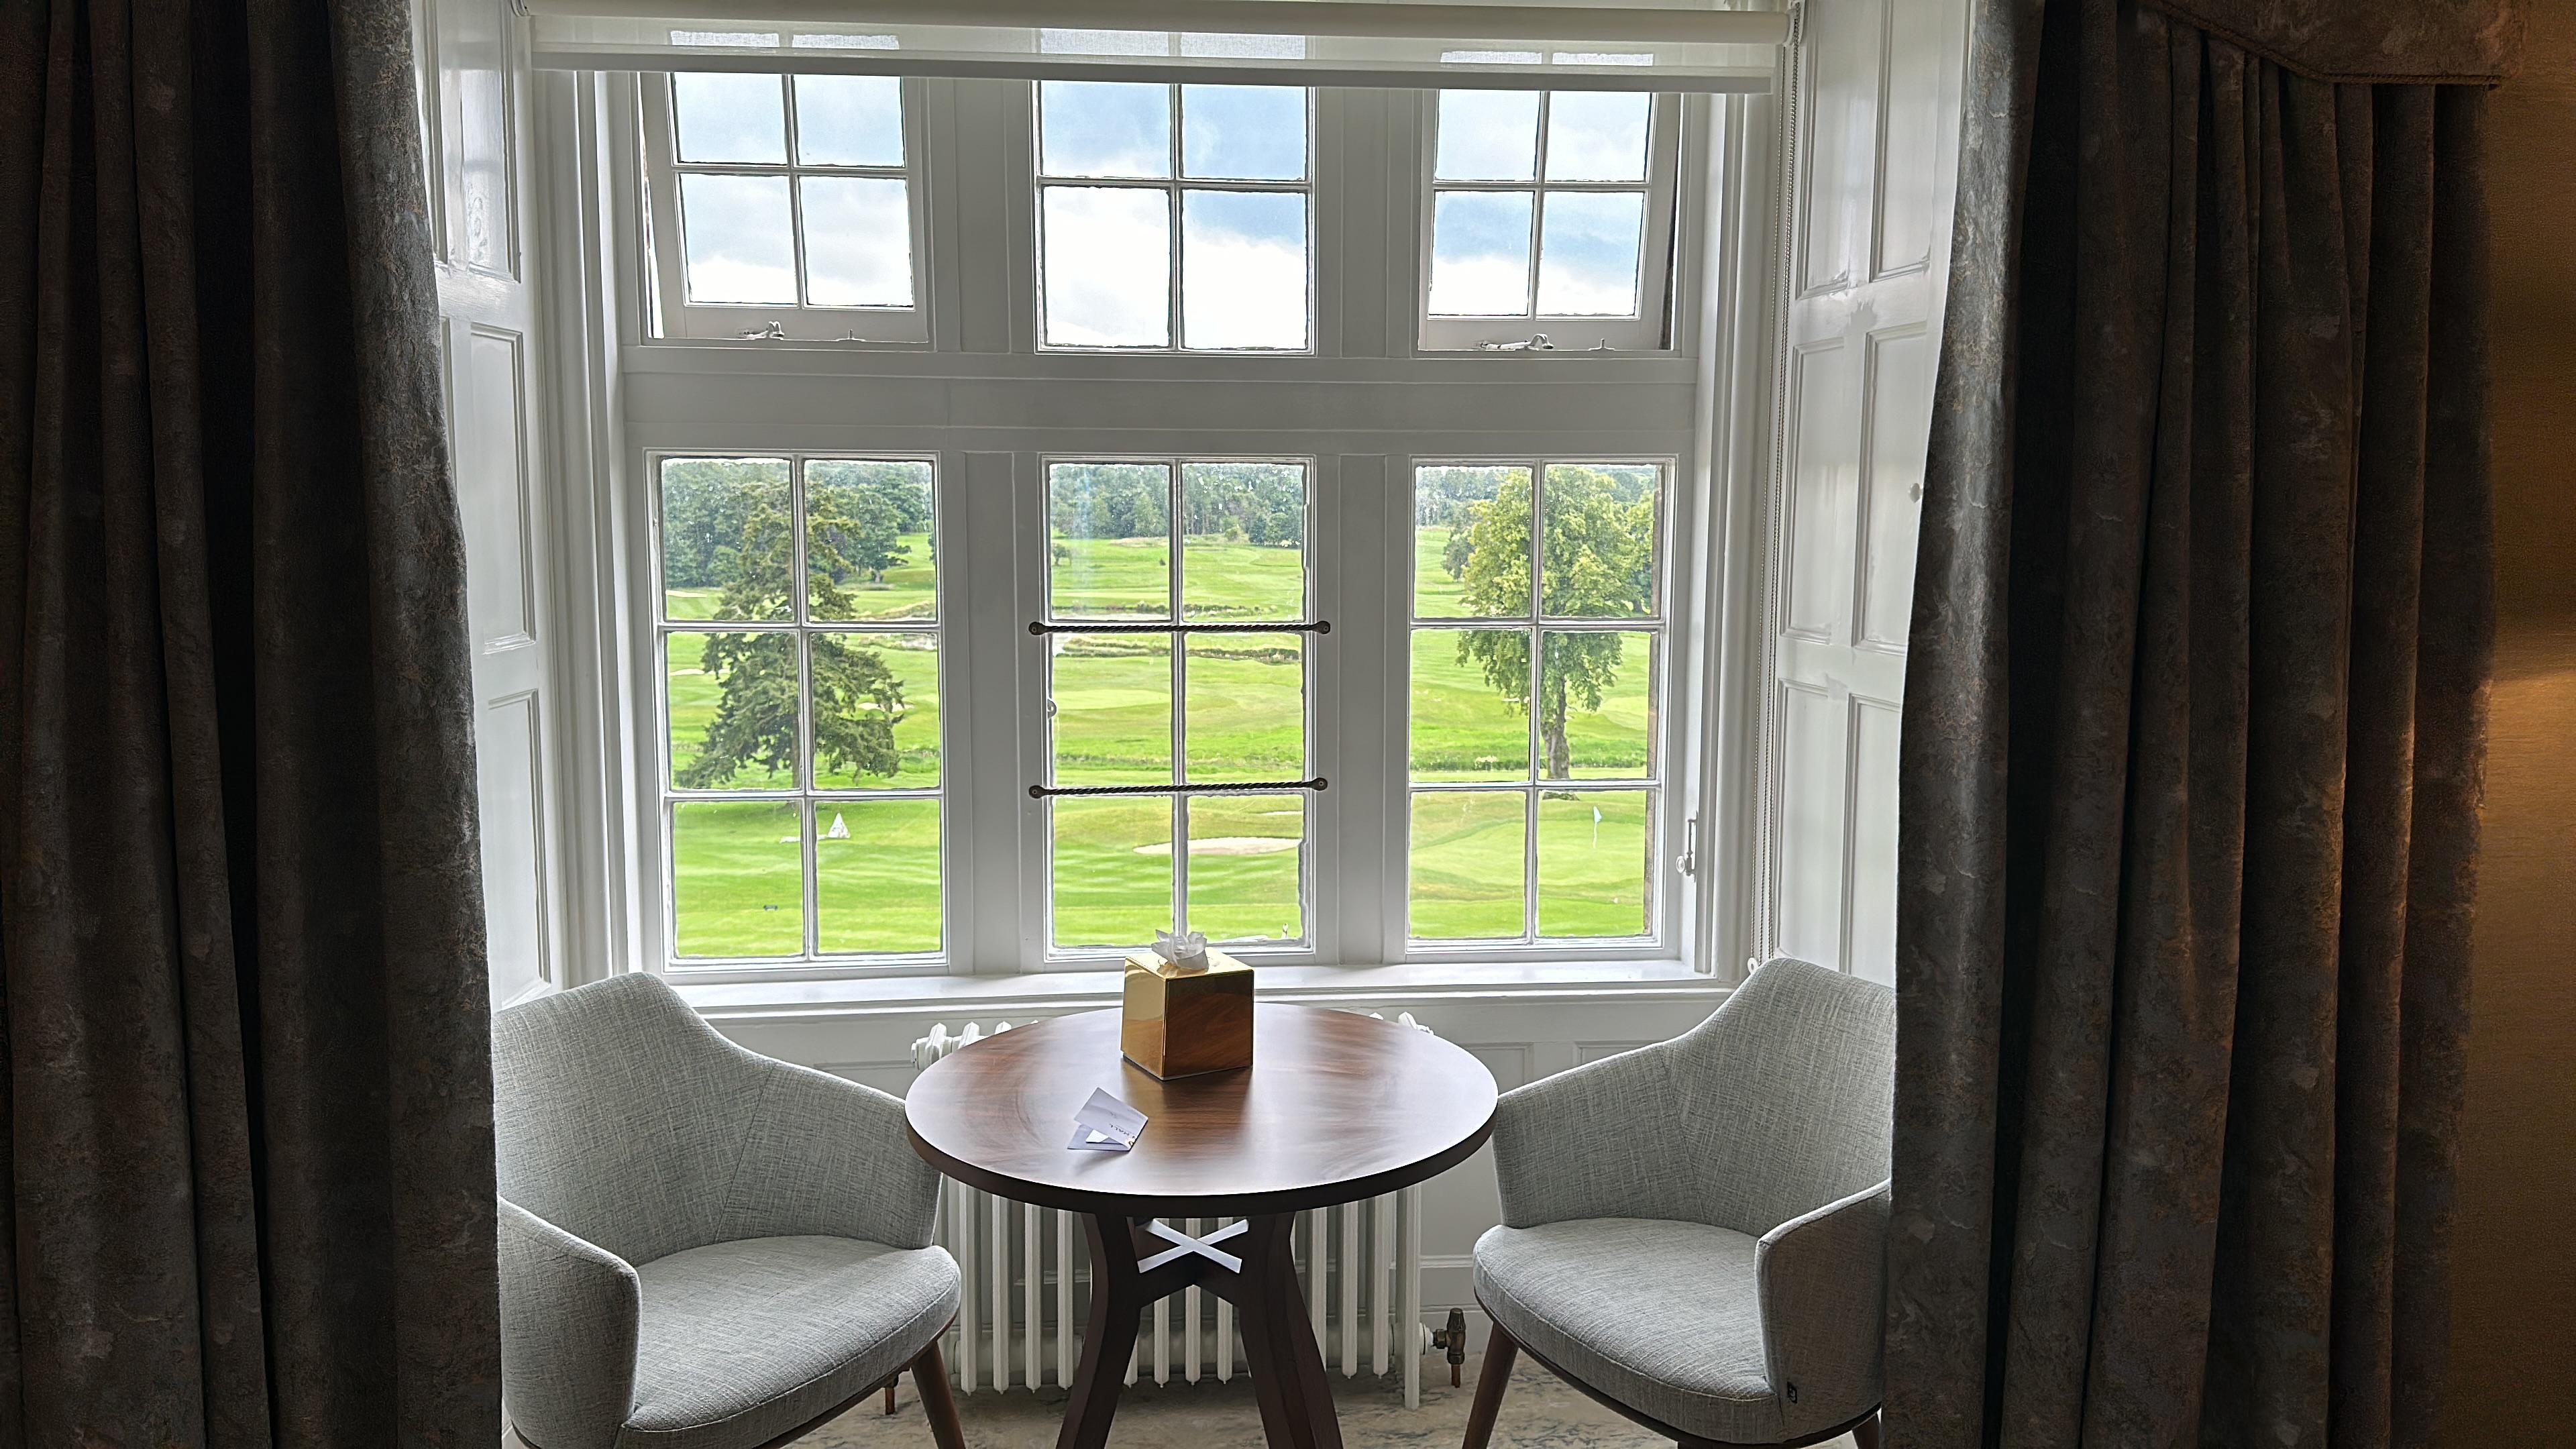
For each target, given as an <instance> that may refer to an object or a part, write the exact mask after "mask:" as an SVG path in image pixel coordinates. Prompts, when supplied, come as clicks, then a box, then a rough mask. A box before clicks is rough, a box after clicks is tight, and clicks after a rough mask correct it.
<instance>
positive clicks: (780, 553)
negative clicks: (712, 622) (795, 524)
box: [662, 458, 794, 621]
mask: <svg viewBox="0 0 2576 1449" xmlns="http://www.w3.org/2000/svg"><path fill="white" fill-rule="evenodd" d="M787 507H788V505H787V460H786V459H784V458H668V459H665V460H663V463H662V615H663V617H664V618H667V619H671V620H675V621H676V620H682V619H784V618H786V617H787V616H788V614H789V613H790V611H791V610H792V609H793V608H794V602H793V596H792V595H791V594H790V593H789V592H788V576H789V574H790V572H791V571H792V569H793V567H794V565H793V564H792V563H790V561H789V547H790V545H789V540H788V536H787Z"/></svg>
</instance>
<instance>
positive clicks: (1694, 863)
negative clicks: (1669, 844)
mask: <svg viewBox="0 0 2576 1449" xmlns="http://www.w3.org/2000/svg"><path fill="white" fill-rule="evenodd" d="M1673 866H1674V868H1675V869H1677V870H1679V871H1680V872H1681V873H1682V874H1684V875H1686V876H1695V875H1698V874H1699V817H1698V816H1696V815H1694V816H1692V817H1690V818H1689V819H1688V820H1685V821H1683V822H1682V853H1681V854H1680V855H1678V856H1676V857H1674V859H1673Z"/></svg>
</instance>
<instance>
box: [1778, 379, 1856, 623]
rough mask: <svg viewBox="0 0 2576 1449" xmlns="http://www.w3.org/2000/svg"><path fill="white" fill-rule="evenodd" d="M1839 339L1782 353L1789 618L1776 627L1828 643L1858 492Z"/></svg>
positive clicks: (1840, 603) (1847, 592) (1848, 387)
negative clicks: (1792, 427)
mask: <svg viewBox="0 0 2576 1449" xmlns="http://www.w3.org/2000/svg"><path fill="white" fill-rule="evenodd" d="M1842 350H1843V349H1842V343H1841V341H1840V340H1839V339H1836V340H1833V341H1828V342H1820V343H1817V344H1815V345H1813V346H1808V347H1800V348H1798V349H1797V350H1796V351H1794V352H1792V353H1791V354H1790V355H1789V402H1790V416H1791V417H1792V418H1794V419H1795V420H1796V422H1797V431H1796V432H1794V433H1793V434H1791V435H1790V444H1789V446H1790V453H1789V487H1788V489H1787V492H1786V495H1785V500H1784V501H1785V503H1786V505H1787V509H1788V515H1789V528H1788V535H1789V549H1788V554H1787V556H1786V557H1785V558H1783V559H1782V561H1781V568H1782V571H1783V572H1784V573H1785V574H1786V576H1787V595H1788V600H1789V613H1788V617H1787V618H1786V619H1784V620H1783V621H1782V625H1783V627H1784V628H1785V629H1786V630H1787V631H1788V632H1789V633H1792V634H1796V635H1799V636H1801V637H1803V638H1808V639H1817V640H1822V641H1825V642H1828V643H1830V642H1833V641H1834V640H1835V638H1836V637H1837V635H1836V631H1837V630H1838V629H1839V628H1840V626H1841V624H1842V621H1843V619H1844V617H1845V614H1846V612H1847V611H1848V609H1849V608H1850V601H1851V577H1852V548H1851V535H1852V517H1853V508H1854V506H1855V505H1854V500H1855V499H1856V498H1857V496H1858V494H1859V491H1860V484H1859V480H1860V438H1859V436H1858V435H1857V434H1855V433H1854V432H1853V431H1852V430H1851V429H1850V428H1849V427H1846V426H1843V424H1844V423H1845V421H1846V420H1847V419H1848V418H1849V416H1850V414H1851V407H1852V391H1853V388H1852V381H1853V379H1852V377H1851V374H1850V370H1849V369H1848V368H1847V367H1846V366H1845V365H1844V359H1843V356H1842Z"/></svg>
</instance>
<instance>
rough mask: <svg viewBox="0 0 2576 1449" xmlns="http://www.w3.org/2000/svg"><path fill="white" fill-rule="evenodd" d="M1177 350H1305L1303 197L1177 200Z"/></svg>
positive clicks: (1205, 194) (1210, 194)
mask: <svg viewBox="0 0 2576 1449" xmlns="http://www.w3.org/2000/svg"><path fill="white" fill-rule="evenodd" d="M1181 345H1183V346H1185V347H1201V348H1215V347H1235V348H1250V347H1268V348H1285V349H1288V350H1291V351H1302V350H1303V349H1304V348H1305V346H1306V198H1305V197H1304V196H1303V195H1301V194H1298V193H1295V192H1282V191H1187V192H1183V193H1182V194H1181Z"/></svg>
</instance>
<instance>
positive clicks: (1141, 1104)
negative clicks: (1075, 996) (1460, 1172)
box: [904, 1002, 1494, 1217]
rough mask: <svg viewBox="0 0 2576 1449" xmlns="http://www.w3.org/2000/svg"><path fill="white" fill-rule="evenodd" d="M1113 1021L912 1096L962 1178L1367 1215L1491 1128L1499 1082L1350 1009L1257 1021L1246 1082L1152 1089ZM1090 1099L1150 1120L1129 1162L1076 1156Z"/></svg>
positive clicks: (994, 1058)
mask: <svg viewBox="0 0 2576 1449" xmlns="http://www.w3.org/2000/svg"><path fill="white" fill-rule="evenodd" d="M1118 1028H1119V1013H1118V1012H1117V1011H1116V1010H1114V1009H1113V1010H1108V1011H1087V1012H1083V1013H1081V1014H1079V1015H1075V1016H1063V1017H1057V1018H1055V1019H1054V1020H1052V1021H1041V1022H1037V1023H1034V1024H1032V1025H1029V1026H1022V1027H1014V1028H1012V1029H1011V1030H1009V1031H1006V1032H1002V1033H1000V1034H998V1035H995V1036H989V1037H986V1038H984V1039H983V1040H981V1041H979V1042H976V1043H975V1044H973V1045H972V1046H968V1047H964V1048H961V1049H960V1050H958V1051H955V1052H952V1053H950V1054H949V1056H948V1057H947V1058H946V1059H945V1060H943V1061H940V1062H938V1063H936V1064H935V1065H933V1066H932V1067H931V1068H930V1070H928V1071H926V1072H924V1073H922V1074H921V1076H920V1078H919V1079H918V1080H916V1081H915V1082H914V1083H913V1084H912V1090H911V1091H910V1092H909V1093H908V1094H906V1096H905V1098H904V1116H905V1119H906V1121H907V1123H908V1124H909V1127H910V1131H911V1136H912V1145H913V1147H914V1149H915V1150H916V1151H918V1152H920V1153H921V1155H922V1156H923V1157H925V1158H927V1159H928V1160H929V1161H930V1162H932V1163H933V1164H935V1165H936V1166H937V1167H938V1168H939V1169H940V1170H941V1171H943V1172H945V1173H947V1174H948V1175H949V1176H950V1177H953V1178H956V1179H957V1180H958V1181H960V1182H963V1183H966V1184H968V1185H969V1186H972V1187H979V1188H982V1189H984V1190H985V1191H987V1192H992V1193H997V1194H1000V1195H1001V1196H1003V1197H1008V1198H1012V1199H1014V1200H1017V1201H1020V1202H1031V1203H1036V1204H1038V1205H1040V1206H1042V1207H1054V1208H1067V1209H1071V1210H1073V1211H1076V1212H1109V1213H1129V1214H1132V1215H1135V1216H1139V1217H1234V1216H1243V1217H1249V1216H1254V1215H1257V1214H1262V1213H1279V1212H1294V1211H1298V1210H1302V1209H1305V1208H1313V1207H1329V1206H1332V1205H1334V1204H1336V1203H1345V1202H1355V1201H1357V1200H1359V1199H1361V1198H1364V1197H1374V1196H1376V1195H1377V1194H1379V1193H1382V1192H1391V1191H1393V1190H1395V1189H1396V1188H1400V1187H1407V1186H1410V1185H1412V1184H1413V1183H1417V1182H1420V1181H1422V1180H1424V1179H1425V1178H1428V1177H1432V1176H1435V1175H1437V1174H1439V1173H1440V1172H1443V1171H1445V1170H1447V1169H1448V1168H1450V1167H1451V1166H1454V1165H1455V1164H1457V1163H1458V1162H1461V1161H1463V1160H1465V1158H1466V1157H1467V1156H1468V1155H1469V1154H1470V1153H1473V1152H1474V1151H1475V1150H1476V1149H1477V1148H1478V1147H1479V1146H1481V1145H1483V1143H1484V1141H1485V1139H1486V1138H1487V1137H1488V1136H1491V1135H1492V1133H1493V1130H1494V1078H1493V1074H1492V1073H1490V1072H1488V1071H1486V1070H1485V1067H1484V1064H1483V1063H1482V1062H1479V1061H1477V1060H1476V1059H1475V1058H1474V1057H1472V1056H1470V1055H1468V1054H1467V1052H1466V1051H1464V1050H1463V1049H1461V1048H1460V1047H1458V1046H1457V1045H1455V1044H1454V1043H1451V1042H1445V1041H1442V1040H1440V1039H1439V1038H1438V1037H1435V1036H1432V1035H1430V1034H1429V1033H1427V1032H1421V1031H1416V1030H1414V1029H1413V1028H1411V1027H1408V1026H1404V1025H1401V1024H1399V1023H1396V1022H1390V1021H1381V1020H1379V1019H1377V1018H1375V1017H1369V1016H1361V1015H1359V1014H1357V1013H1355V1012H1348V1011H1333V1010H1329V1009H1327V1008H1323V1007H1314V1006H1288V1005H1280V1004H1273V1003H1268V1002H1263V1003H1258V1004H1256V1005H1255V1006H1254V1008H1253V1046H1252V1068H1251V1070H1249V1071H1234V1072H1212V1073H1209V1074H1208V1075H1206V1076H1199V1077H1178V1078H1174V1079H1173V1080H1171V1081H1168V1082H1165V1081H1158V1080H1156V1079H1155V1077H1154V1076H1153V1074H1152V1073H1150V1072H1147V1071H1145V1070H1144V1069H1143V1068H1141V1067H1138V1066H1137V1065H1135V1064H1134V1063H1132V1062H1130V1061H1128V1060H1127V1059H1126V1058H1124V1057H1122V1056H1120V1055H1119V1053H1118ZM1095 1088H1106V1089H1107V1090H1108V1091H1109V1093H1110V1094H1111V1095H1112V1096H1115V1097H1117V1098H1119V1099H1121V1100H1122V1101H1125V1102H1128V1103H1130V1104H1132V1105H1133V1106H1134V1107H1135V1108H1136V1109H1137V1110H1138V1111H1141V1112H1143V1113H1144V1114H1145V1117H1146V1123H1145V1130H1144V1132H1143V1133H1142V1134H1141V1135H1139V1136H1138V1138H1137V1141H1136V1146H1135V1147H1134V1148H1133V1149H1132V1150H1130V1151H1126V1152H1092V1151H1075V1150H1072V1149H1069V1148H1067V1147H1066V1146H1065V1142H1066V1141H1067V1139H1069V1138H1070V1137H1071V1136H1072V1135H1073V1114H1074V1110H1075V1109H1076V1108H1078V1107H1080V1106H1081V1105H1082V1104H1083V1102H1085V1101H1086V1100H1088V1099H1089V1098H1090V1096H1091V1093H1092V1091H1093V1090H1094V1089H1095Z"/></svg>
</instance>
